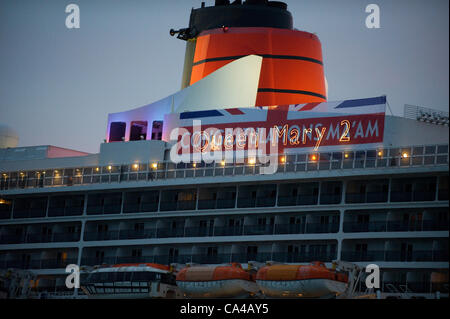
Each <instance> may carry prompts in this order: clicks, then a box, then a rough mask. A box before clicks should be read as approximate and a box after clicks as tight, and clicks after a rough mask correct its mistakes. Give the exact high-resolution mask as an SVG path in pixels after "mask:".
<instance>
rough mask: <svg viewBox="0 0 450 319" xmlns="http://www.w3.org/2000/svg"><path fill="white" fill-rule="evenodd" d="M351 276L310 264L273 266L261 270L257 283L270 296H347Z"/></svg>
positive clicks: (314, 263)
mask: <svg viewBox="0 0 450 319" xmlns="http://www.w3.org/2000/svg"><path fill="white" fill-rule="evenodd" d="M347 282H348V276H347V275H346V274H343V273H338V272H335V271H334V270H330V269H328V268H326V267H325V264H324V263H322V262H313V263H311V264H310V265H271V266H265V267H262V268H260V269H259V270H258V273H257V274H256V283H257V285H258V286H259V288H260V289H261V291H262V292H263V294H264V295H266V296H268V297H290V298H292V297H301V298H319V297H325V296H330V295H336V294H339V293H343V292H344V291H345V289H346V287H347Z"/></svg>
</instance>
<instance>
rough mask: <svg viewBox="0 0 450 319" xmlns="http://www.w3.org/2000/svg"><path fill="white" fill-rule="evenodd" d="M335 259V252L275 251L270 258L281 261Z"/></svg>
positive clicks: (302, 261) (300, 261)
mask: <svg viewBox="0 0 450 319" xmlns="http://www.w3.org/2000/svg"><path fill="white" fill-rule="evenodd" d="M335 259H336V252H322V253H313V252H308V253H304V252H303V253H298V252H297V253H294V252H291V253H286V252H276V253H273V255H272V260H274V261H277V262H283V263H310V262H312V261H322V262H331V261H333V260H335Z"/></svg>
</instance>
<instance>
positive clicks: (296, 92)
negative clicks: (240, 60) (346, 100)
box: [258, 89, 327, 100]
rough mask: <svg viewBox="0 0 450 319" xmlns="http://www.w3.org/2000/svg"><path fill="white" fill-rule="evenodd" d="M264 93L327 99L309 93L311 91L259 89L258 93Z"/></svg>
mask: <svg viewBox="0 0 450 319" xmlns="http://www.w3.org/2000/svg"><path fill="white" fill-rule="evenodd" d="M262 92H272V93H289V94H304V95H311V96H316V97H320V98H322V99H324V100H326V99H327V97H326V96H324V95H322V94H319V93H314V92H309V91H300V90H283V89H258V93H262Z"/></svg>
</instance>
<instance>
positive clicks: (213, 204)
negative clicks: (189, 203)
mask: <svg viewBox="0 0 450 319" xmlns="http://www.w3.org/2000/svg"><path fill="white" fill-rule="evenodd" d="M235 205H236V199H220V200H214V199H209V200H207V199H203V200H201V199H199V201H198V209H226V208H234V207H235Z"/></svg>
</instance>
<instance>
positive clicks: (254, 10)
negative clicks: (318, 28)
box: [170, 0, 293, 40]
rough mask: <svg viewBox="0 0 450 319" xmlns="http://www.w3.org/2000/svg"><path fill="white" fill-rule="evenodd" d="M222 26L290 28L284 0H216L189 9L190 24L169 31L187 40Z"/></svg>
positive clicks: (289, 15) (288, 13)
mask: <svg viewBox="0 0 450 319" xmlns="http://www.w3.org/2000/svg"><path fill="white" fill-rule="evenodd" d="M222 27H269V28H281V29H290V30H292V29H293V20H292V15H291V13H290V12H289V11H288V10H287V4H286V3H284V2H280V1H268V0H247V1H245V2H243V1H242V0H235V1H233V2H230V0H216V2H215V5H214V6H211V7H206V6H205V3H204V2H202V6H201V8H198V9H192V12H191V17H190V21H189V28H186V29H181V30H178V31H175V30H171V32H170V33H171V35H175V34H177V33H178V38H180V39H183V40H188V39H192V38H195V37H196V36H198V35H199V34H200V33H201V32H202V31H205V30H211V29H217V28H222Z"/></svg>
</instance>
